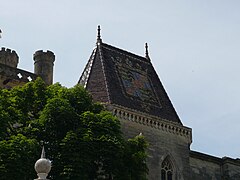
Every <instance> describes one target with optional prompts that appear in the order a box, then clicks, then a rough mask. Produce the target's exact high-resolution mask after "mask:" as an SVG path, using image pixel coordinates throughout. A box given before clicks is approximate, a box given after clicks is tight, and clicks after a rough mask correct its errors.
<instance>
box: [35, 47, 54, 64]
mask: <svg viewBox="0 0 240 180" xmlns="http://www.w3.org/2000/svg"><path fill="white" fill-rule="evenodd" d="M33 59H34V61H35V62H36V61H42V60H44V61H50V62H54V60H55V55H54V53H53V52H52V51H49V50H47V51H46V52H44V51H43V50H38V51H36V52H35V53H34V55H33Z"/></svg>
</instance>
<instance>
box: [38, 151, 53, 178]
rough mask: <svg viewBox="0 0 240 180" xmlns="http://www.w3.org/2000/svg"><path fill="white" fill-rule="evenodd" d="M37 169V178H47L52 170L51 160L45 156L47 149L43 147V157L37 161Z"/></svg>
mask: <svg viewBox="0 0 240 180" xmlns="http://www.w3.org/2000/svg"><path fill="white" fill-rule="evenodd" d="M35 170H36V172H37V175H38V178H37V179H35V180H47V176H48V173H49V172H50V170H51V162H50V161H49V160H48V159H46V158H45V150H44V147H43V148H42V154H41V158H40V159H39V160H37V162H36V163H35Z"/></svg>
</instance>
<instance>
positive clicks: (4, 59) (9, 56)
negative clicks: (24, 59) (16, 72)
mask: <svg viewBox="0 0 240 180" xmlns="http://www.w3.org/2000/svg"><path fill="white" fill-rule="evenodd" d="M18 61H19V57H18V55H17V53H16V52H15V51H13V50H10V49H5V48H4V47H3V48H2V49H1V50H0V63H1V64H4V65H7V66H10V67H13V68H16V67H17V65H18Z"/></svg>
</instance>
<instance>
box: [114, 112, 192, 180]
mask: <svg viewBox="0 0 240 180" xmlns="http://www.w3.org/2000/svg"><path fill="white" fill-rule="evenodd" d="M130 113H131V112H129V114H128V113H125V115H126V116H124V115H123V114H121V115H120V114H116V113H115V115H117V116H118V118H119V119H120V121H121V125H122V131H123V134H124V135H125V137H126V138H132V137H135V136H136V135H139V134H140V133H142V134H143V136H144V137H145V138H146V140H147V141H148V143H149V148H148V155H149V156H148V159H147V163H148V168H149V175H148V179H149V180H160V179H161V164H162V162H163V160H164V159H165V158H166V157H167V156H168V157H170V159H171V161H172V163H173V166H174V176H173V177H174V180H187V179H189V177H190V167H189V144H190V142H189V138H186V136H183V135H181V134H180V133H173V132H172V131H171V130H170V129H171V128H167V130H163V129H161V128H157V126H150V125H148V124H145V123H147V122H148V123H149V121H150V120H146V121H145V122H141V123H140V122H137V119H141V118H137V119H135V120H134V119H128V118H127V117H131V115H130ZM128 115H129V116H128ZM156 120H157V119H156ZM158 121H161V120H159V119H158ZM151 122H152V124H155V123H153V120H151ZM166 123H168V122H166ZM176 126H177V125H176ZM164 127H165V125H164ZM179 127H183V126H182V125H179ZM183 128H184V127H183Z"/></svg>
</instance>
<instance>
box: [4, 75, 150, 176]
mask: <svg viewBox="0 0 240 180" xmlns="http://www.w3.org/2000/svg"><path fill="white" fill-rule="evenodd" d="M43 144H44V146H45V149H46V153H47V157H48V158H49V159H50V160H51V161H52V170H51V172H50V175H49V177H50V178H51V179H59V180H61V179H64V180H67V179H71V180H79V179H83V180H85V179H86V180H91V179H119V180H128V179H129V180H143V179H146V174H147V172H148V169H147V166H146V156H147V155H146V152H145V150H146V148H147V143H146V141H145V140H144V138H143V136H141V135H139V136H136V137H135V138H133V139H129V140H125V139H124V138H123V136H122V134H121V131H120V122H119V120H118V119H117V118H116V117H114V116H112V115H111V113H109V112H107V111H106V110H105V109H104V107H103V106H102V105H101V104H99V103H94V102H93V100H92V97H91V96H90V94H89V93H88V92H87V91H86V90H85V89H84V88H82V87H81V86H75V87H73V88H65V87H62V86H61V85H60V84H58V83H57V84H54V85H51V86H46V85H45V84H44V82H43V81H42V80H41V79H40V78H39V79H37V80H36V81H35V82H30V83H27V84H26V85H24V86H23V87H15V88H13V89H11V90H6V89H2V90H0V177H1V179H3V180H7V179H8V180H9V179H23V180H30V179H31V180H32V179H34V178H35V177H36V173H35V172H34V168H33V166H34V163H35V162H36V160H37V159H39V156H40V151H41V146H42V145H43Z"/></svg>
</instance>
